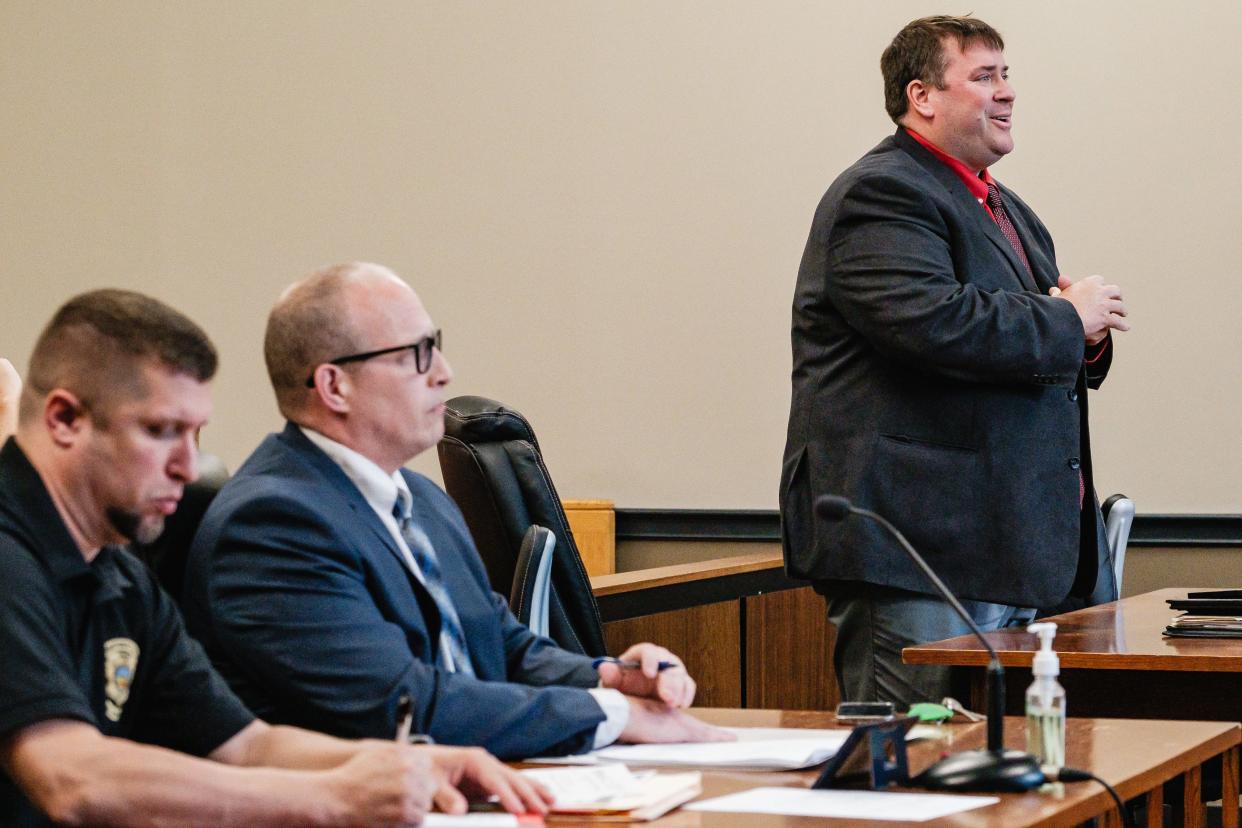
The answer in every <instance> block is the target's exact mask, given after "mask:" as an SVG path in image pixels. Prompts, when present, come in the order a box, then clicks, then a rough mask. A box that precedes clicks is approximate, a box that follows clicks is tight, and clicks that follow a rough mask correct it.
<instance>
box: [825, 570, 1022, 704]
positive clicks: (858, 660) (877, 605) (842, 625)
mask: <svg viewBox="0 0 1242 828" xmlns="http://www.w3.org/2000/svg"><path fill="white" fill-rule="evenodd" d="M825 599H826V600H827V602H828V620H829V621H831V622H832V623H833V624H834V625H836V628H837V643H836V648H835V649H834V650H833V655H832V661H833V666H834V667H835V668H836V673H837V684H838V686H839V687H840V689H841V699H842V700H843V701H873V700H878V701H891V702H893V703H894V704H895V705H896V706H897V709H898V710H906V709H907V708H908V707H909V706H910V705H911V704H914V703H915V702H922V701H932V702H939V701H940V700H941V699H942V698H944V697H945V696H947V695H951V692H952V691H951V688H950V681H949V670H950V668H948V667H942V666H939V665H923V664H918V665H915V664H903V663H902V661H901V651H902V649H903V648H905V647H910V646H913V645H915V644H923V643H926V642H928V641H939V640H940V639H943V638H952V637H954V636H958V635H965V634H967V633H969V632H970V628H969V627H967V626H966V622H965V621H963V620H962V619H961V618H960V617H958V615H957V613H956V612H954V611H953V608H952V607H950V606H949V605H948V604H947V603H946V602H945V601H944V599H943V598H940V597H939V596H935V595H921V594H919V593H916V592H907V591H905V590H902V589H893V588H891V587H881V586H876V585H874V584H851V585H850V586H849V587H848V588H846V587H845V585H844V584H832V588H831V591H830V592H828V593H827V594H826V595H825ZM962 606H963V607H964V608H965V610H966V612H968V613H969V614H970V617H971V619H972V620H974V622H975V623H976V624H978V625H979V627H980V629H982V630H984V631H988V630H998V629H1001V628H1002V627H1016V626H1025V625H1026V624H1027V623H1028V622H1030V621H1031V620H1032V619H1033V618H1034V617H1035V609H1034V608H1033V607H1011V606H1009V605H1007V604H992V603H988V602H986V601H962Z"/></svg>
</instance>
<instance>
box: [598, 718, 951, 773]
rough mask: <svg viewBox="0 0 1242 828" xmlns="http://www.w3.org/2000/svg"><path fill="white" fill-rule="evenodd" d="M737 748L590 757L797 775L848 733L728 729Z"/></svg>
mask: <svg viewBox="0 0 1242 828" xmlns="http://www.w3.org/2000/svg"><path fill="white" fill-rule="evenodd" d="M725 730H728V731H730V732H731V733H733V734H734V735H736V736H737V741H736V742H702V743H676V744H668V745H659V744H656V745H611V746H609V747H606V748H602V749H600V750H597V751H595V752H594V753H592V754H590V755H591V756H595V757H597V758H598V759H604V760H610V761H618V762H628V763H630V764H632V765H670V766H693V767H703V768H729V769H732V770H798V769H801V768H811V767H814V766H816V765H818V764H821V763H823V762H826V761H828V760H829V759H831V758H832V757H833V755H835V754H836V752H837V750H839V749H840V747H841V745H842V744H844V743H845V739H846V737H848V736H849V735H850V731H848V730H811V729H809V728H796V727H795V728H788V727H729V728H725ZM935 732H936V731H935V729H934V728H929V727H926V726H919V727H914V728H912V729H911V730H910V732H909V733H908V734H907V736H906V738H907V739H920V738H926V737H928V736H929V735H932V734H934V733H935Z"/></svg>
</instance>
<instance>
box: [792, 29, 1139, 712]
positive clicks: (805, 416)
mask: <svg viewBox="0 0 1242 828" xmlns="http://www.w3.org/2000/svg"><path fill="white" fill-rule="evenodd" d="M1003 49H1004V43H1003V41H1002V40H1001V36H1000V34H999V33H998V32H997V31H996V30H995V29H993V28H992V27H991V26H988V25H987V24H986V23H984V22H983V21H980V20H977V19H975V18H971V17H929V18H923V19H920V20H915V21H913V22H912V23H910V24H909V25H907V26H906V27H905V28H904V29H902V31H901V32H899V33H898V34H897V36H896V37H895V38H894V39H893V42H892V44H891V45H890V46H889V47H888V48H887V49H886V50H885V52H884V54H883V56H882V58H881V69H882V72H883V75H884V86H885V105H886V108H887V110H888V113H889V115H890V117H892V119H893V121H895V122H896V124H897V131H896V133H895V134H894V135H893V136H891V137H889V138H886V139H885V140H884V141H882V142H881V143H880V144H879V145H878V146H877V147H876V148H875V149H873V150H872V151H871V152H869V153H868V154H867V155H865V156H864V157H863V158H862V159H860V160H859V161H858V162H857V163H855V164H854V165H853V166H852V167H850V168H849V169H848V170H846V171H845V172H844V173H842V174H841V176H840V177H839V178H837V180H836V181H835V182H834V183H833V185H832V186H831V187H830V188H829V190H828V192H827V193H826V194H825V196H824V198H823V200H822V201H821V202H820V204H819V208H818V209H817V210H816V213H815V219H814V222H813V224H812V227H811V234H810V239H809V240H808V242H807V246H806V252H805V253H804V255H803V258H802V265H801V269H800V271H799V273H798V284H797V289H796V292H795V296H794V308H793V356H794V367H793V400H792V405H791V410H790V417H789V432H788V441H787V443H786V448H785V457H784V465H783V469H782V474H781V489H780V502H781V516H782V527H783V528H782V532H783V540H784V548H785V562H786V567H787V569H788V570H789V572H790V574H791V575H794V576H796V577H801V578H807V579H811V580H813V581H815V582H816V583H817V586H818V589H819V591H820V592H821V593H822V594H823V595H824V596H825V598H826V599H827V602H828V608H829V617H830V619H831V620H832V621H833V622H834V623H835V624H836V625H837V628H838V640H837V648H836V652H835V655H834V662H835V666H836V670H837V675H838V679H839V681H840V683H841V689H842V693H843V696H844V697H845V698H847V699H873V698H878V699H887V700H892V701H896V702H899V703H908V702H913V701H922V700H928V699H933V700H939V698H940V697H941V696H942V695H944V693H945V692H946V690H947V689H948V682H947V671H946V670H945V669H943V668H935V667H917V668H916V667H910V666H907V665H903V664H902V663H901V649H902V648H903V647H905V646H909V645H911V644H915V643H920V642H925V641H933V640H937V639H941V638H946V637H949V636H953V635H959V634H962V633H965V632H967V631H968V630H967V629H966V627H965V626H964V625H963V624H962V623H961V622H960V620H959V619H957V617H956V616H955V615H954V613H953V612H952V610H951V609H950V608H949V607H948V606H947V605H946V604H945V603H944V602H943V601H942V599H941V598H939V597H938V596H937V595H935V594H933V593H932V588H931V586H930V584H928V583H927V582H926V581H925V580H924V578H923V576H922V575H921V574H920V573H919V572H918V570H917V569H915V568H914V567H913V565H911V564H910V563H909V562H908V560H907V559H906V557H905V555H904V554H903V553H902V551H901V549H900V548H899V547H898V546H897V545H896V543H895V542H894V541H893V540H892V539H891V538H890V537H888V536H886V535H885V534H884V533H883V532H881V531H879V529H878V528H877V527H875V526H873V525H870V524H868V523H864V522H861V521H858V520H846V521H843V522H839V523H833V522H829V521H826V520H823V519H821V518H819V517H817V516H816V515H815V512H814V502H815V498H816V497H817V496H819V495H822V494H829V493H830V494H838V495H843V496H845V497H847V498H849V499H850V500H852V501H854V502H855V503H856V504H858V505H861V506H864V507H867V508H870V509H873V510H875V511H876V512H879V513H880V514H882V515H884V516H886V517H888V518H889V519H890V520H891V521H892V522H893V523H894V524H896V525H897V526H898V527H899V528H900V529H901V530H902V531H903V532H904V533H905V534H906V535H907V536H908V537H909V538H910V540H911V541H912V542H913V543H914V545H915V546H916V547H917V548H918V549H919V550H920V551H921V552H922V553H923V554H924V555H925V556H926V558H927V560H928V562H929V563H930V564H931V566H932V567H933V568H934V569H935V570H936V571H937V572H938V573H939V574H940V575H941V576H942V577H943V578H944V580H945V581H946V582H947V584H948V585H949V587H950V588H951V589H953V590H954V591H955V592H956V593H957V594H958V595H959V596H960V597H962V598H964V599H968V600H967V601H966V604H967V606H968V609H969V610H970V611H971V612H972V614H973V615H974V617H975V620H976V621H977V622H979V623H980V625H981V626H983V627H985V628H997V627H1000V626H1005V625H1008V624H1013V623H1020V622H1021V621H1023V620H1026V619H1028V618H1030V617H1032V616H1033V614H1034V611H1035V608H1038V607H1048V606H1053V605H1056V604H1057V603H1059V602H1061V601H1062V600H1063V599H1065V598H1066V597H1067V596H1069V595H1070V594H1071V593H1074V594H1077V595H1081V596H1093V597H1095V598H1097V599H1100V598H1102V599H1104V600H1109V599H1111V598H1112V597H1114V596H1115V592H1116V587H1115V583H1114V579H1113V578H1112V573H1111V567H1110V566H1108V565H1107V564H1106V563H1104V564H1101V559H1102V557H1103V558H1104V559H1105V561H1106V555H1107V553H1106V548H1107V547H1106V544H1105V541H1104V535H1103V528H1102V525H1101V520H1100V517H1099V507H1098V505H1097V504H1096V501H1095V496H1094V491H1093V489H1092V478H1091V454H1090V445H1089V441H1088V434H1087V389H1088V388H1097V387H1098V386H1099V385H1100V383H1101V382H1102V381H1103V379H1104V375H1105V373H1106V372H1107V370H1108V366H1109V363H1110V362H1111V359H1112V339H1111V336H1110V331H1111V330H1119V331H1124V330H1127V329H1128V323H1127V321H1126V318H1125V306H1124V305H1123V303H1122V297H1121V291H1120V290H1119V288H1117V287H1116V286H1115V285H1111V284H1106V283H1105V282H1104V280H1103V279H1102V278H1101V277H1099V276H1089V277H1087V278H1085V279H1081V280H1079V281H1073V280H1071V279H1069V278H1067V277H1065V276H1062V275H1061V272H1060V270H1059V268H1058V267H1057V264H1056V259H1055V257H1054V253H1053V245H1052V238H1051V236H1050V235H1049V234H1048V231H1047V229H1046V228H1045V227H1044V225H1043V223H1042V222H1040V220H1039V218H1038V217H1037V216H1036V215H1035V213H1034V212H1033V211H1032V210H1031V209H1030V208H1029V207H1028V206H1027V205H1026V204H1025V203H1024V202H1023V201H1022V200H1021V199H1019V198H1018V197H1017V195H1016V194H1014V193H1013V192H1012V191H1010V190H1009V189H1008V188H1006V187H1004V186H1001V185H999V184H998V183H997V182H996V181H995V180H994V179H993V178H992V177H991V175H990V173H989V172H988V167H990V166H991V165H992V164H993V163H995V162H996V161H998V160H1000V158H1001V157H1003V156H1004V155H1006V154H1008V153H1009V152H1010V151H1011V150H1012V149H1013V137H1012V134H1011V128H1012V116H1013V111H1014V90H1013V87H1012V86H1010V84H1009V80H1008V67H1007V66H1006V65H1005V61H1004V55H1003Z"/></svg>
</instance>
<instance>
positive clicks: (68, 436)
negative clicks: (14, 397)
mask: <svg viewBox="0 0 1242 828" xmlns="http://www.w3.org/2000/svg"><path fill="white" fill-rule="evenodd" d="M89 422H90V413H89V412H88V411H87V408H86V406H85V405H83V403H82V401H81V400H80V399H78V396H77V395H76V394H74V393H73V392H72V391H66V390H65V389H63V388H55V389H53V390H52V391H51V392H50V393H49V394H48V395H47V397H45V398H44V400H43V424H44V426H46V427H47V433H48V436H50V437H51V438H52V442H53V443H55V444H56V445H58V446H60V447H62V448H68V447H69V446H72V445H73V444H74V443H76V442H77V441H78V438H79V437H80V436H81V434H82V432H83V430H84V429H85V428H87V426H88V425H89Z"/></svg>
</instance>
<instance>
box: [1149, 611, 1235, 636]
mask: <svg viewBox="0 0 1242 828" xmlns="http://www.w3.org/2000/svg"><path fill="white" fill-rule="evenodd" d="M1164 634H1165V635H1167V636H1170V637H1172V638H1242V617H1238V616H1234V615H1193V614H1190V613H1185V614H1182V615H1179V616H1177V617H1176V618H1174V619H1173V623H1171V624H1169V626H1167V627H1165V628H1164Z"/></svg>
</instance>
